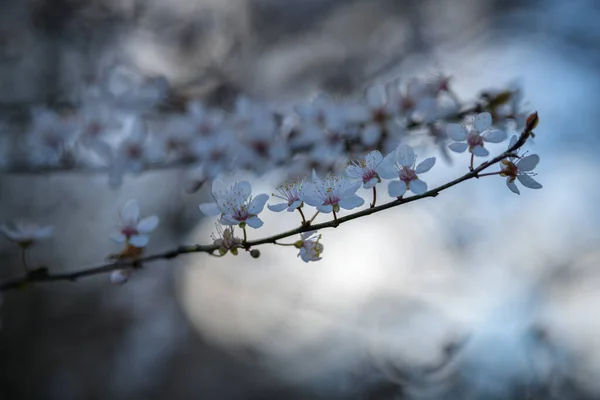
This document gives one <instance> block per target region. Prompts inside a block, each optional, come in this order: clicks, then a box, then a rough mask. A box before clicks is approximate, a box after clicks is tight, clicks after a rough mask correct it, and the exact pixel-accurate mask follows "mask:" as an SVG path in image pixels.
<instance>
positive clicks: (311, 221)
mask: <svg viewBox="0 0 600 400" xmlns="http://www.w3.org/2000/svg"><path fill="white" fill-rule="evenodd" d="M319 212H320V211H317V212H316V213H315V215H313V216H312V218H311V219H310V221H308V225H310V224H312V223H313V221H314V220H315V218H317V215H319Z"/></svg>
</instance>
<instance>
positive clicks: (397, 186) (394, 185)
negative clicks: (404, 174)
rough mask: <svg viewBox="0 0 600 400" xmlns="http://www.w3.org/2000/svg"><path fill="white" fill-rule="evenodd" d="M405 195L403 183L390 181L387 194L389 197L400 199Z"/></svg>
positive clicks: (404, 184)
mask: <svg viewBox="0 0 600 400" xmlns="http://www.w3.org/2000/svg"><path fill="white" fill-rule="evenodd" d="M404 193H406V183H404V181H391V182H390V184H389V185H388V194H389V195H390V197H400V196H403V195H404Z"/></svg>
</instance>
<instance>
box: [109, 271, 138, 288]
mask: <svg viewBox="0 0 600 400" xmlns="http://www.w3.org/2000/svg"><path fill="white" fill-rule="evenodd" d="M131 275H133V270H132V269H131V268H127V269H116V270H114V271H112V272H111V273H110V282H111V283H113V284H115V285H122V284H124V283H126V282H127V281H128V280H129V278H131Z"/></svg>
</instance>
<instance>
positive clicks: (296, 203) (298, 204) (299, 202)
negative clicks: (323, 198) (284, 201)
mask: <svg viewBox="0 0 600 400" xmlns="http://www.w3.org/2000/svg"><path fill="white" fill-rule="evenodd" d="M301 205H302V200H296V201H294V202H293V203H292V204H290V206H289V207H288V211H290V212H291V211H294V210H296V208H298V207H300V206H301Z"/></svg>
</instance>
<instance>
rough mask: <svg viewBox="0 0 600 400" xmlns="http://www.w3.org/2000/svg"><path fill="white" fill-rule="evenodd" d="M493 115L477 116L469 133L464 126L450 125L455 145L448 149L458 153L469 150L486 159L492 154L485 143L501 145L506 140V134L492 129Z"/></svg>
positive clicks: (449, 133) (449, 134) (448, 128)
mask: <svg viewBox="0 0 600 400" xmlns="http://www.w3.org/2000/svg"><path fill="white" fill-rule="evenodd" d="M491 126H492V115H491V114H490V113H488V112H483V113H481V114H477V115H476V116H475V119H474V120H473V125H472V127H471V130H470V131H468V130H467V128H466V127H465V126H464V125H461V124H448V126H447V132H448V136H450V138H451V139H452V140H454V143H451V144H450V146H448V148H450V150H452V151H455V152H457V153H462V152H464V151H465V150H467V149H469V152H471V153H472V154H474V155H476V156H478V157H486V156H488V155H489V154H490V152H489V151H488V150H487V149H486V148H485V147H484V143H485V142H489V143H500V142H502V141H503V140H504V139H506V133H505V132H504V131H500V130H497V129H493V130H492V129H491Z"/></svg>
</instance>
